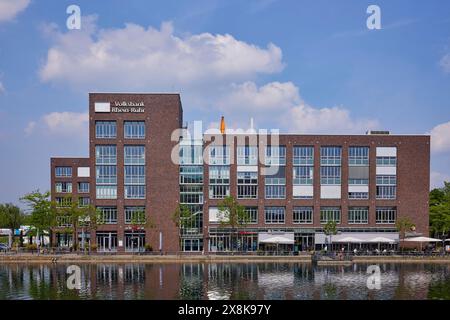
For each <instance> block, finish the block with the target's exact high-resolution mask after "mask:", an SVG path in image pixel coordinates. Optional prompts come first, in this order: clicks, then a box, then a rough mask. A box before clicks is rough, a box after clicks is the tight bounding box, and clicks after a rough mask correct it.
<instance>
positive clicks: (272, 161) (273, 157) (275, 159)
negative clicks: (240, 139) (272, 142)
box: [264, 146, 286, 166]
mask: <svg viewBox="0 0 450 320" xmlns="http://www.w3.org/2000/svg"><path fill="white" fill-rule="evenodd" d="M265 155H266V156H265V162H264V163H265V165H266V166H284V165H286V147H285V146H276V147H275V146H267V147H266V152H265Z"/></svg>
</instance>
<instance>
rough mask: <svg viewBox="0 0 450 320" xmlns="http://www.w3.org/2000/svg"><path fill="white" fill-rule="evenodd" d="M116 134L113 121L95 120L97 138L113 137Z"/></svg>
mask: <svg viewBox="0 0 450 320" xmlns="http://www.w3.org/2000/svg"><path fill="white" fill-rule="evenodd" d="M116 136H117V126H116V122H115V121H95V137H96V138H98V139H114V138H116Z"/></svg>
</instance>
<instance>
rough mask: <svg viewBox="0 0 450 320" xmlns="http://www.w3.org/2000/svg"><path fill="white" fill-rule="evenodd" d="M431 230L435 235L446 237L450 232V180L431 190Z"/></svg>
mask: <svg viewBox="0 0 450 320" xmlns="http://www.w3.org/2000/svg"><path fill="white" fill-rule="evenodd" d="M430 230H431V232H432V234H433V236H434V237H436V238H437V237H439V238H443V239H445V238H446V237H448V235H449V232H450V182H444V187H443V188H438V189H433V190H431V192H430Z"/></svg>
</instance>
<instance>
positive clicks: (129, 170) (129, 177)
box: [124, 166, 145, 185]
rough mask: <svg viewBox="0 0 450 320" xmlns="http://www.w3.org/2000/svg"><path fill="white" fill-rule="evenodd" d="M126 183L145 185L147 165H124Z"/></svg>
mask: <svg viewBox="0 0 450 320" xmlns="http://www.w3.org/2000/svg"><path fill="white" fill-rule="evenodd" d="M124 173H125V174H124V181H125V185H128V184H132V185H145V166H124Z"/></svg>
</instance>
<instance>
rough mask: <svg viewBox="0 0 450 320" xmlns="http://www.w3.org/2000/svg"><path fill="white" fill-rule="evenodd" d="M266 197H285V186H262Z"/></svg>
mask: <svg viewBox="0 0 450 320" xmlns="http://www.w3.org/2000/svg"><path fill="white" fill-rule="evenodd" d="M264 191H265V198H266V199H285V198H286V186H268V185H266V186H265V188H264Z"/></svg>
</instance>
